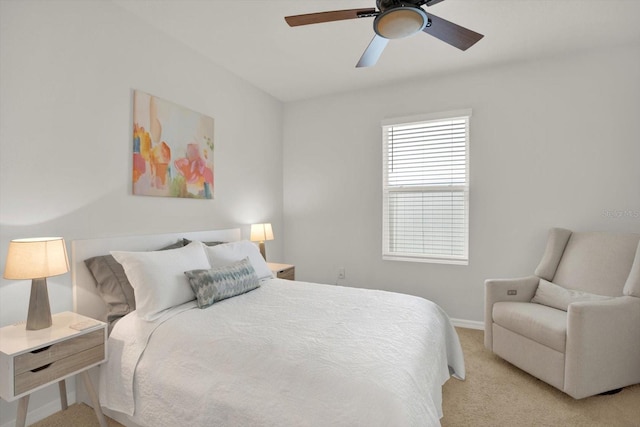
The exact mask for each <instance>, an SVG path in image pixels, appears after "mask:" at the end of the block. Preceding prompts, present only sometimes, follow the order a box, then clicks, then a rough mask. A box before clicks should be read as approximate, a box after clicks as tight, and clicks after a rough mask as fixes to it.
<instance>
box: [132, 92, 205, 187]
mask: <svg viewBox="0 0 640 427" xmlns="http://www.w3.org/2000/svg"><path fill="white" fill-rule="evenodd" d="M133 194H136V195H143V196H161V197H183V198H194V199H213V118H212V117H208V116H205V115H202V114H200V113H197V112H195V111H192V110H189V109H188V108H185V107H182V106H180V105H176V104H174V103H172V102H169V101H166V100H164V99H161V98H158V97H156V96H153V95H149V94H147V93H144V92H141V91H138V90H135V91H134V93H133Z"/></svg>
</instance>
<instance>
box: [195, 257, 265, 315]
mask: <svg viewBox="0 0 640 427" xmlns="http://www.w3.org/2000/svg"><path fill="white" fill-rule="evenodd" d="M184 274H185V275H186V276H187V278H188V279H189V284H190V285H191V289H193V292H194V293H195V294H196V299H197V301H198V307H199V308H207V307H209V306H210V305H212V304H213V303H215V302H218V301H222V300H223V299H227V298H231V297H234V296H236V295H240V294H244V293H245V292H249V291H251V290H253V289H255V288H257V287H259V286H260V282H259V280H258V275H257V274H256V271H255V270H254V269H253V266H252V265H251V262H250V261H249V258H245V259H243V260H241V261H236V262H234V263H232V264H228V265H224V266H222V267H216V268H212V269H209V270H191V271H185V272H184Z"/></svg>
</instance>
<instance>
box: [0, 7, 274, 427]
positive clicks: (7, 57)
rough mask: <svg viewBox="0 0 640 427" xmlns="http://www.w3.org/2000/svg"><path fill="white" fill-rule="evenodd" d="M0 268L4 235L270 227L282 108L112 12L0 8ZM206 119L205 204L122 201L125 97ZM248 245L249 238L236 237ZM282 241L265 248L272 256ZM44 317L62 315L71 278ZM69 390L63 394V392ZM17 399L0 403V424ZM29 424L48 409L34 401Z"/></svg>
mask: <svg viewBox="0 0 640 427" xmlns="http://www.w3.org/2000/svg"><path fill="white" fill-rule="evenodd" d="M0 8H1V9H0V16H1V18H0V19H1V21H0V28H1V33H0V85H1V86H0V90H1V96H0V117H1V119H0V259H1V261H0V263H1V264H0V268H1V269H2V270H4V261H5V257H6V250H7V246H8V242H9V240H10V239H13V238H21V237H34V236H45V235H61V236H63V237H64V238H65V239H66V240H67V242H70V241H71V240H73V239H78V238H92V237H99V236H106V235H130V234H145V233H146V234H148V233H154V232H179V231H188V230H203V229H214V228H227V227H237V226H242V227H243V230H244V231H245V233H247V232H248V228H247V224H250V223H252V222H264V221H270V222H272V223H273V226H274V232H275V233H276V237H278V234H280V235H283V223H282V157H281V150H282V105H281V103H280V102H278V101H276V100H275V99H273V98H272V97H270V96H268V95H266V94H265V93H264V92H261V91H260V90H258V89H256V88H254V87H252V86H250V85H249V84H247V83H246V82H244V81H243V80H241V79H239V78H237V77H236V76H234V75H232V74H230V73H229V72H227V71H226V70H224V69H223V68H221V67H219V66H216V65H215V64H212V63H211V62H210V61H208V60H206V59H204V58H203V57H201V56H200V55H198V54H196V53H195V52H193V51H191V50H190V49H188V48H186V47H185V46H184V45H181V44H180V43H178V42H177V41H175V40H173V39H171V38H169V37H167V36H166V35H165V34H163V33H161V32H159V31H158V30H156V29H154V28H153V27H151V26H149V25H146V24H145V23H144V22H142V21H141V20H139V19H136V18H134V17H132V16H130V15H129V14H128V13H127V12H126V11H124V10H123V9H121V8H119V7H118V6H116V5H114V4H112V3H111V2H103V1H100V2H97V1H92V2H80V1H67V2H64V1H36V2H33V1H1V2H0ZM133 89H140V90H143V91H146V92H148V93H151V94H154V95H156V96H159V97H161V98H164V99H167V100H171V101H173V102H176V103H178V104H180V105H183V106H185V107H188V108H190V109H192V110H195V111H198V112H201V113H203V114H207V115H209V116H212V117H214V119H215V141H214V142H215V157H214V169H215V171H214V173H215V194H214V197H215V199H214V200H187V199H169V198H154V197H139V196H135V197H134V196H132V195H131V190H130V187H131V184H130V182H131V172H130V170H131V150H132V142H131V133H132V119H131V103H132V90H133ZM245 235H246V236H248V234H245ZM282 243H283V240H282V239H277V240H274V241H272V242H267V252H268V253H269V255H270V258H272V259H281V257H280V255H281V254H282ZM48 282H49V296H50V300H51V306H52V307H51V308H52V311H53V312H58V311H64V310H71V309H72V293H71V283H70V274H66V275H63V276H58V277H53V278H50V279H49V280H48ZM29 289H30V284H29V282H28V281H9V280H4V279H3V280H2V281H1V282H0V326H4V325H7V324H10V323H13V322H16V321H19V320H24V319H25V318H26V314H27V306H28V299H29ZM69 388H70V390H71V391H73V385H72V384H71V383H70V384H69ZM16 407H17V405H16V403H15V402H13V403H11V404H7V403H6V402H4V401H2V403H0V425H5V424H7V423H9V422H10V420H12V419H14V418H15V414H16ZM29 408H30V415H29V418H28V421H29V422H32V421H33V420H35V419H37V418H39V417H40V416H41V415H46V414H47V412H49V413H50V412H53V411H57V410H59V403H58V394H57V388H56V387H53V388H51V387H50V388H47V389H46V390H43V391H40V392H37V393H35V394H34V395H33V396H32V398H31V402H30V405H29Z"/></svg>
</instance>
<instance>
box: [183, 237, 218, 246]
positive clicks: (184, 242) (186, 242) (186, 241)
mask: <svg viewBox="0 0 640 427" xmlns="http://www.w3.org/2000/svg"><path fill="white" fill-rule="evenodd" d="M182 242H183V244H184V245H185V246H187V245H188V244H189V243H191V240H189V239H184V238H183V239H182ZM202 243H204V244H205V245H207V246H218V245H222V244H223V243H227V242H202Z"/></svg>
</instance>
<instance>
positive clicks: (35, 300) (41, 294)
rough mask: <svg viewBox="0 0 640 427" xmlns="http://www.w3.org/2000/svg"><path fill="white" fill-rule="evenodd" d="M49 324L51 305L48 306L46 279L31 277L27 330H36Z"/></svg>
mask: <svg viewBox="0 0 640 427" xmlns="http://www.w3.org/2000/svg"><path fill="white" fill-rule="evenodd" d="M49 326H51V307H50V306H49V291H47V279H46V278H42V279H33V280H31V296H30V297H29V314H28V315H27V330H28V331H37V330H38V329H44V328H48V327H49Z"/></svg>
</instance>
